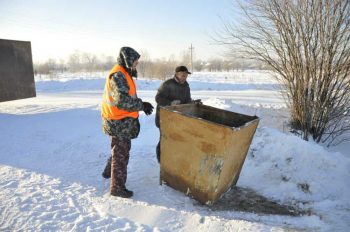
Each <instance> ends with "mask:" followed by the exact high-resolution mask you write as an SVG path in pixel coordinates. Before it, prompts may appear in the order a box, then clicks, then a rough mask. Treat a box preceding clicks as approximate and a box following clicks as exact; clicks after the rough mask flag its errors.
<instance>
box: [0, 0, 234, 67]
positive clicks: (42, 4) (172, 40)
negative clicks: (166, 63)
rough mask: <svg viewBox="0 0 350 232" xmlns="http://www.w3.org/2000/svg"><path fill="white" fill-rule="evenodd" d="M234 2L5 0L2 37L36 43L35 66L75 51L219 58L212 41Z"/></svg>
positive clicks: (0, 8) (0, 2)
mask: <svg viewBox="0 0 350 232" xmlns="http://www.w3.org/2000/svg"><path fill="white" fill-rule="evenodd" d="M232 10H233V0H124V1H121V0H114V1H113V0H110V1H106V0H99V1H97V0H96V1H92V0H84V1H83V0H78V1H75V0H28V1H22V0H0V38H1V39H13V40H25V41H31V43H32V53H33V59H34V61H43V60H45V59H47V58H50V57H51V58H56V59H57V58H65V57H67V56H68V55H69V54H70V53H72V52H73V51H74V50H80V51H85V52H91V53H96V54H105V55H112V56H116V54H117V53H118V51H119V48H120V47H121V46H131V47H134V48H135V49H136V50H138V51H147V52H148V53H149V55H150V56H151V58H162V57H166V58H168V57H170V56H171V55H174V56H175V57H176V58H179V57H180V54H181V53H183V52H184V51H188V50H189V49H188V48H189V46H190V44H191V43H192V44H193V46H194V48H195V50H194V51H195V55H196V58H197V59H210V58H211V57H220V55H222V51H223V48H221V47H220V46H217V45H214V44H213V41H212V40H211V38H210V36H211V35H213V34H214V32H215V30H216V29H218V28H219V27H220V25H221V24H222V23H221V19H220V17H223V18H228V17H229V16H230V15H232Z"/></svg>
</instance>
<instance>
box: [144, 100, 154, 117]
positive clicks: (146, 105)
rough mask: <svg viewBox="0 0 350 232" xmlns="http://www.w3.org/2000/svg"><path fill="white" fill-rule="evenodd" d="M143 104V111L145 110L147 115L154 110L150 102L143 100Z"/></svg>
mask: <svg viewBox="0 0 350 232" xmlns="http://www.w3.org/2000/svg"><path fill="white" fill-rule="evenodd" d="M142 104H143V112H145V114H146V115H150V114H152V112H153V106H152V104H151V103H149V102H142Z"/></svg>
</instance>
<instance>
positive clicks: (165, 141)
mask: <svg viewBox="0 0 350 232" xmlns="http://www.w3.org/2000/svg"><path fill="white" fill-rule="evenodd" d="M258 123H259V118H258V117H257V116H248V115H243V114H239V113H234V112H230V111H226V110H222V109H218V108H214V107H210V106H206V105H198V104H186V105H177V106H168V107H161V108H160V128H161V147H160V149H161V163H160V183H161V184H162V183H165V184H166V185H168V186H170V187H172V188H174V189H177V190H179V191H182V192H184V193H186V194H187V195H190V196H192V197H193V198H195V199H196V200H198V201H199V202H201V203H203V204H208V205H211V204H213V203H215V201H216V200H218V199H219V198H220V196H221V195H222V194H223V193H225V192H226V191H227V190H228V189H229V188H230V187H231V186H232V185H235V184H236V182H237V180H238V177H239V174H240V172H241V169H242V166H243V163H244V160H245V158H246V155H247V152H248V149H249V146H250V144H251V141H252V139H253V136H254V133H255V130H256V128H257V126H258Z"/></svg>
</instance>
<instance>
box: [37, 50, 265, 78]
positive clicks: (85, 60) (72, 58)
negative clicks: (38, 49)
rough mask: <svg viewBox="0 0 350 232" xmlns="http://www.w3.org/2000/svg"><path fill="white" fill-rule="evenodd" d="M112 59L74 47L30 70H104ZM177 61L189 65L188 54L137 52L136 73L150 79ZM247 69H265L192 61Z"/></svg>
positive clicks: (201, 66)
mask: <svg viewBox="0 0 350 232" xmlns="http://www.w3.org/2000/svg"><path fill="white" fill-rule="evenodd" d="M115 63H116V57H113V56H105V55H102V56H97V55H95V54H92V53H87V52H81V51H75V52H73V53H72V54H70V55H69V56H68V58H67V59H58V60H57V59H53V58H50V59H48V60H46V61H44V62H42V63H34V72H35V74H36V75H41V74H42V75H55V74H57V73H64V72H73V73H74V72H96V71H108V70H110V69H111V68H112V66H113V65H114V64H115ZM178 65H186V66H187V67H188V68H189V69H191V65H190V62H189V56H188V55H187V54H186V53H184V54H183V55H182V57H181V59H179V60H178V59H175V57H174V56H170V57H169V58H162V59H151V58H150V56H149V55H148V53H147V52H141V59H140V63H139V65H138V75H139V76H140V77H147V78H153V79H166V78H168V77H169V76H172V75H173V74H174V69H175V67H176V66H178ZM247 69H265V67H264V65H262V63H258V62H256V61H249V60H241V59H223V58H222V59H220V58H213V59H209V60H194V62H193V71H195V72H201V71H207V72H222V71H225V72H229V71H237V70H247Z"/></svg>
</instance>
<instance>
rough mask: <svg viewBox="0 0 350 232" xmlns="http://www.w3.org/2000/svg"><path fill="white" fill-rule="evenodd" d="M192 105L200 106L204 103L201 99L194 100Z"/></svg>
mask: <svg viewBox="0 0 350 232" xmlns="http://www.w3.org/2000/svg"><path fill="white" fill-rule="evenodd" d="M192 103H193V104H198V105H202V104H203V102H202V100H201V99H197V100H192Z"/></svg>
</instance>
